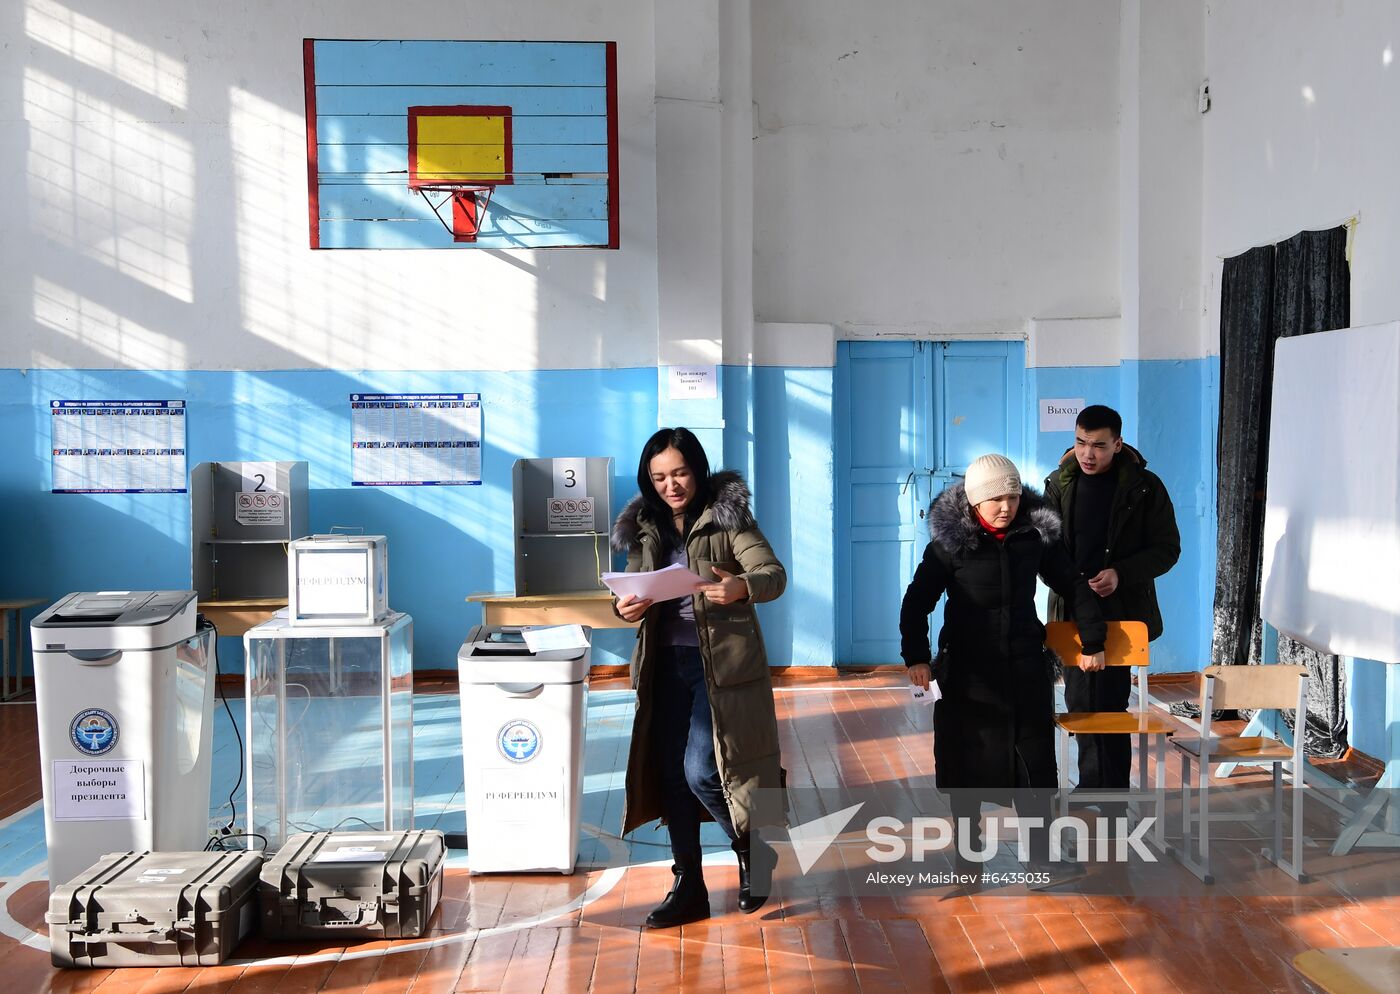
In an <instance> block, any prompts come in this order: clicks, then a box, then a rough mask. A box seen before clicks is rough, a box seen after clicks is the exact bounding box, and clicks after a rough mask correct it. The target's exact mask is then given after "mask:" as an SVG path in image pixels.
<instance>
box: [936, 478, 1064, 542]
mask: <svg viewBox="0 0 1400 994" xmlns="http://www.w3.org/2000/svg"><path fill="white" fill-rule="evenodd" d="M1026 527H1029V528H1034V529H1035V530H1036V531H1038V532H1040V541H1041V542H1042V543H1043V544H1045V545H1054V544H1055V543H1056V542H1058V541H1059V540H1060V534H1061V529H1060V516H1059V514H1057V513H1056V511H1055V509H1054V508H1053V507H1051V506H1050V505H1049V504H1048V503H1046V501H1045V498H1044V497H1042V496H1041V495H1040V492H1039V491H1038V490H1036V489H1035V488H1034V487H1027V486H1024V485H1023V486H1022V487H1021V506H1020V508H1019V509H1018V510H1017V512H1016V518H1015V520H1013V521H1012V522H1011V529H1012V530H1013V531H1014V530H1016V529H1017V528H1026ZM928 534H929V538H931V539H933V542H934V544H935V545H937V546H939V547H940V548H942V549H945V550H946V551H948V552H950V553H953V554H954V555H957V554H960V553H966V552H971V551H972V550H973V549H975V548H977V543H979V542H980V541H982V536H983V535H985V534H986V532H985V531H984V530H983V529H982V525H981V524H980V523H979V522H978V521H977V513H976V512H975V511H974V510H973V509H972V505H971V504H969V503H968V502H967V488H966V487H965V486H964V485H963V483H962V481H958V482H957V483H955V484H953V485H952V486H951V487H949V488H948V489H947V490H944V491H943V492H942V493H941V494H939V495H938V496H937V497H935V498H934V499H933V503H932V504H930V505H929V508H928Z"/></svg>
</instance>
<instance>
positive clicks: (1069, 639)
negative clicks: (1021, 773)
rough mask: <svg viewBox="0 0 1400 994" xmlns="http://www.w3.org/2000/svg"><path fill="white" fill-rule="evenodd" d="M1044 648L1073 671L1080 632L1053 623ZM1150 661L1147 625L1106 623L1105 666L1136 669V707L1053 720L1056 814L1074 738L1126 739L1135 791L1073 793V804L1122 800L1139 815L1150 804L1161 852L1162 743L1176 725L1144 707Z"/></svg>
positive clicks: (1063, 801)
mask: <svg viewBox="0 0 1400 994" xmlns="http://www.w3.org/2000/svg"><path fill="white" fill-rule="evenodd" d="M1045 644H1046V645H1047V646H1049V647H1050V649H1051V650H1052V651H1053V652H1054V653H1055V655H1057V656H1059V657H1060V661H1061V662H1062V663H1064V665H1065V666H1074V665H1076V661H1077V660H1078V659H1079V654H1080V652H1081V649H1082V644H1081V643H1080V641H1079V629H1078V627H1077V626H1076V625H1075V624H1074V623H1073V622H1069V621H1052V622H1051V623H1050V624H1048V625H1046V626H1045ZM1150 662H1151V660H1150V657H1149V653H1148V645H1147V626H1146V625H1145V624H1143V623H1142V622H1141V621H1110V622H1109V623H1108V634H1107V638H1106V639H1105V641H1104V663H1105V665H1107V666H1132V667H1134V668H1135V669H1136V670H1137V706H1136V707H1135V708H1134V709H1133V710H1130V711H1079V712H1070V713H1069V714H1059V715H1056V716H1055V724H1056V726H1057V727H1058V730H1059V732H1060V733H1061V734H1060V814H1061V815H1065V814H1068V813H1069V801H1070V782H1069V740H1070V738H1071V737H1072V736H1075V735H1131V736H1134V738H1135V741H1136V744H1137V768H1138V782H1137V789H1136V790H1128V791H1121V790H1120V791H1100V792H1092V793H1085V792H1081V791H1075V794H1074V800H1075V801H1076V802H1080V801H1084V802H1091V803H1092V802H1095V801H1100V802H1103V801H1124V802H1127V803H1128V804H1129V806H1130V807H1132V808H1133V810H1134V813H1135V814H1138V815H1139V816H1141V811H1140V808H1141V806H1142V805H1144V804H1150V805H1151V806H1152V807H1153V809H1154V811H1155V812H1156V823H1155V826H1154V831H1153V839H1154V840H1155V841H1156V843H1157V847H1158V848H1159V849H1162V850H1163V851H1165V850H1166V848H1167V845H1166V831H1165V826H1164V822H1165V812H1166V801H1167V787H1166V778H1165V776H1164V775H1163V771H1164V770H1165V769H1166V740H1167V738H1168V737H1170V736H1171V735H1172V733H1174V732H1175V731H1176V726H1175V725H1174V724H1172V722H1170V721H1169V720H1167V719H1166V718H1165V717H1163V716H1162V715H1159V714H1156V713H1154V712H1153V711H1152V710H1151V709H1150V708H1149V707H1148V703H1147V698H1148V693H1147V667H1148V664H1149V663H1150ZM1149 740H1151V741H1152V742H1153V744H1155V746H1156V753H1157V776H1156V778H1155V780H1156V782H1155V784H1154V782H1153V777H1152V776H1151V774H1150V772H1149V770H1148V763H1147V752H1148V742H1149Z"/></svg>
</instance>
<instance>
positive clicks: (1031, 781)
mask: <svg viewBox="0 0 1400 994" xmlns="http://www.w3.org/2000/svg"><path fill="white" fill-rule="evenodd" d="M1040 779H1043V776H1037V775H1035V774H1033V773H1032V772H1031V767H1030V765H1029V764H1028V763H1027V761H1026V759H1025V757H1024V756H1023V755H1022V752H1021V750H1019V749H1018V750H1017V752H1016V789H1015V792H1014V794H1013V795H1012V797H1013V803H1014V806H1015V808H1016V815H1017V817H1019V818H1039V819H1040V824H1041V827H1040V828H1036V829H1032V830H1031V832H1030V839H1029V841H1030V853H1029V855H1030V857H1031V859H1035V860H1043V859H1047V858H1048V857H1049V854H1050V831H1049V825H1050V822H1051V820H1052V819H1053V817H1054V810H1053V808H1054V797H1055V791H1054V788H1052V787H1045V786H1043V785H1040V784H1037V783H1036V781H1037V780H1040ZM1005 794H1006V792H1005V791H1004V790H1003V791H993V792H987V791H983V790H978V789H976V788H972V789H962V790H958V791H954V792H953V796H952V798H951V807H952V809H953V818H954V825H955V826H956V828H955V835H956V836H957V837H958V838H961V837H962V836H963V826H966V828H967V833H966V837H967V846H968V847H969V848H970V849H972V850H974V851H981V849H982V845H983V842H982V827H981V821H982V805H983V804H984V803H987V802H989V801H990V802H993V803H1005Z"/></svg>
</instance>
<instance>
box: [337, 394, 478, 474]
mask: <svg viewBox="0 0 1400 994" xmlns="http://www.w3.org/2000/svg"><path fill="white" fill-rule="evenodd" d="M350 424H351V460H350V462H351V468H350V474H351V478H350V482H351V484H352V485H353V486H357V487H443V486H479V485H480V484H481V394H478V393H354V394H351V395H350Z"/></svg>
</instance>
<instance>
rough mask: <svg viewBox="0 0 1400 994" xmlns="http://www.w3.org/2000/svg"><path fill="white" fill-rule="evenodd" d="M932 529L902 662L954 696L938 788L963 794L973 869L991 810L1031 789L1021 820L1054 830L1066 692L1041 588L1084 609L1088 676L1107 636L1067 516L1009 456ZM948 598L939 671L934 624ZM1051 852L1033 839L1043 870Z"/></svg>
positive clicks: (939, 750) (949, 699)
mask: <svg viewBox="0 0 1400 994" xmlns="http://www.w3.org/2000/svg"><path fill="white" fill-rule="evenodd" d="M928 522H929V535H930V536H931V538H932V541H931V542H930V543H929V545H928V547H927V548H926V549H925V550H924V558H923V561H922V562H921V563H920V564H919V567H918V569H917V570H916V571H915V573H914V579H913V581H912V582H911V583H910V584H909V588H908V590H906V591H905V594H904V603H903V605H902V607H901V608H900V615H899V631H900V638H901V642H902V647H901V653H902V655H903V656H904V663H905V665H906V666H907V667H908V668H909V679H910V681H911V682H912V683H915V684H918V685H919V686H922V687H925V688H927V687H928V684H929V680H930V678H931V677H936V679H937V680H938V685H939V689H940V690H941V691H942V694H943V697H942V699H941V700H940V701H939V702H938V703H937V704H936V705H935V707H934V717H933V729H934V745H933V750H934V762H935V764H936V766H937V772H936V782H937V785H938V789H939V790H940V791H945V792H948V793H950V795H951V800H952V807H953V815H954V818H955V819H956V823H957V825H958V829H959V830H958V833H957V834H958V838H959V851H958V855H959V857H960V859H961V860H964V861H965V860H967V858H968V856H969V855H970V854H972V853H974V852H977V851H978V850H979V849H980V848H981V836H980V827H979V821H980V814H979V812H980V808H981V803H982V802H983V801H984V800H986V801H998V802H1001V803H1004V802H1005V799H1006V798H1007V795H1009V794H1010V793H1011V791H1012V790H1013V789H1015V788H1021V790H1020V791H1018V793H1017V798H1016V799H1017V813H1018V814H1019V815H1021V816H1023V817H1042V818H1044V819H1045V820H1046V822H1047V823H1048V821H1049V815H1050V807H1051V805H1050V801H1051V797H1052V796H1053V792H1054V790H1055V788H1056V786H1057V785H1058V777H1057V773H1056V768H1055V726H1054V686H1053V675H1052V673H1051V669H1050V666H1049V665H1047V663H1046V657H1045V652H1044V645H1045V626H1044V625H1042V624H1041V621H1040V618H1039V616H1038V615H1037V613H1036V604H1035V592H1036V577H1037V576H1039V577H1041V578H1043V579H1044V580H1045V582H1046V583H1047V584H1048V585H1049V586H1050V587H1051V589H1053V590H1055V591H1056V592H1057V593H1059V594H1060V595H1061V596H1064V597H1066V598H1073V600H1074V604H1075V617H1076V618H1077V619H1078V625H1079V634H1080V638H1081V640H1082V642H1083V645H1084V652H1085V655H1083V656H1081V657H1080V660H1079V665H1080V668H1081V669H1086V670H1093V669H1099V668H1102V666H1103V642H1104V633H1105V626H1104V622H1103V618H1102V615H1101V614H1100V612H1099V605H1098V599H1097V598H1096V597H1095V596H1094V594H1093V591H1091V590H1090V589H1089V585H1088V583H1087V582H1086V581H1085V579H1084V578H1083V577H1081V576H1080V575H1079V573H1078V571H1077V570H1076V568H1075V566H1074V562H1073V560H1071V558H1070V556H1069V553H1068V552H1067V551H1066V550H1065V547H1064V543H1063V542H1062V541H1061V540H1060V519H1059V516H1058V515H1057V514H1056V513H1055V511H1054V509H1053V508H1051V507H1050V506H1049V505H1048V504H1047V503H1045V501H1044V500H1043V499H1042V498H1041V497H1040V495H1039V494H1038V493H1036V492H1035V491H1034V490H1032V489H1030V488H1024V487H1022V485H1021V477H1020V474H1019V473H1018V472H1017V470H1016V467H1015V464H1013V463H1012V462H1011V460H1009V459H1007V458H1006V457H1005V456H1000V455H985V456H982V457H980V458H979V459H977V460H976V461H974V462H973V463H972V464H971V465H970V466H969V467H968V470H967V476H966V477H965V479H964V482H962V483H958V484H955V485H953V486H951V487H949V488H948V489H947V490H945V491H943V493H941V494H939V495H938V497H937V498H935V499H934V501H933V504H932V505H931V506H930V507H929V514H928ZM945 594H946V596H947V603H946V604H945V606H944V609H943V629H942V631H940V632H939V635H938V662H937V664H936V665H935V664H934V663H933V655H932V653H931V652H930V648H929V637H928V615H929V613H930V612H931V611H932V610H933V608H934V606H935V605H936V604H937V603H938V600H939V598H940V597H943V596H944V595H945ZM964 819H966V820H965V821H964ZM1046 841H1047V836H1046V833H1044V832H1040V833H1034V834H1032V836H1031V842H1032V852H1031V855H1032V859H1033V861H1036V862H1039V861H1042V860H1044V859H1045V858H1046V855H1047V844H1046Z"/></svg>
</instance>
